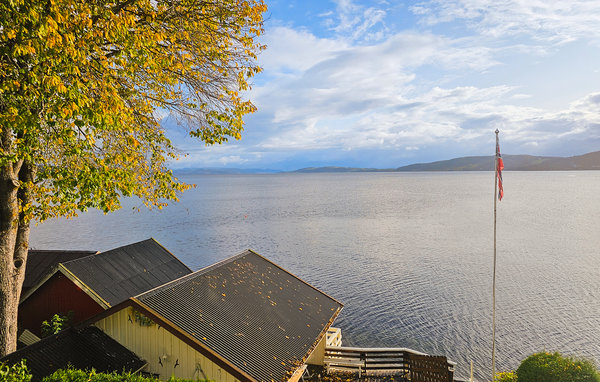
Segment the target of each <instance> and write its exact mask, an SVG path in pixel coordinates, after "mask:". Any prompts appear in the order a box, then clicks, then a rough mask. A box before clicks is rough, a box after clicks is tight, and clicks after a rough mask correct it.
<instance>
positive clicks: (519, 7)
mask: <svg viewBox="0 0 600 382" xmlns="http://www.w3.org/2000/svg"><path fill="white" fill-rule="evenodd" d="M410 9H411V10H412V12H413V13H414V14H415V15H417V16H419V17H420V20H421V23H423V24H425V25H430V26H432V25H438V24H442V23H451V22H460V23H464V26H465V27H466V28H468V29H471V30H474V31H476V32H477V33H478V34H481V35H484V36H488V37H492V38H501V37H512V36H519V35H521V36H523V35H526V36H528V37H529V38H531V39H532V40H537V41H544V42H550V43H556V44H562V43H566V42H569V41H573V40H576V39H592V40H596V41H597V42H598V40H599V39H600V30H599V29H598V14H599V13H600V3H599V2H597V1H587V0H571V1H563V0H500V1H497V0H432V1H423V2H421V3H418V4H416V5H414V6H412V7H411V8H410Z"/></svg>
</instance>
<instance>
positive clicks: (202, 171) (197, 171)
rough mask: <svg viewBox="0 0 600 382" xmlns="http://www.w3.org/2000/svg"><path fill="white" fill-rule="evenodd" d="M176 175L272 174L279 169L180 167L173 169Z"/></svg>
mask: <svg viewBox="0 0 600 382" xmlns="http://www.w3.org/2000/svg"><path fill="white" fill-rule="evenodd" d="M174 172H175V174H177V175H242V174H274V173H278V172H281V171H277V170H267V169H260V168H250V169H243V168H221V167H217V168H212V167H210V168H182V169H178V170H175V171H174Z"/></svg>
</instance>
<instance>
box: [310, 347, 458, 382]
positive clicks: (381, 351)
mask: <svg viewBox="0 0 600 382" xmlns="http://www.w3.org/2000/svg"><path fill="white" fill-rule="evenodd" d="M454 366H455V363H454V362H451V361H448V359H447V358H446V357H443V356H430V355H427V354H424V353H420V352H417V351H415V350H412V349H406V348H354V347H342V346H328V347H326V348H325V359H324V367H323V368H322V370H321V371H320V372H317V373H316V375H317V376H318V375H320V377H319V378H320V379H317V380H318V381H369V382H385V381H407V382H452V381H453V377H454ZM306 375H307V376H310V377H313V376H314V375H315V373H313V372H311V370H310V369H309V371H308V373H306ZM306 379H307V378H304V382H306ZM311 381H312V380H311Z"/></svg>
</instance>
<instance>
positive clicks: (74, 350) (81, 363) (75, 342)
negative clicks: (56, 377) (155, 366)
mask: <svg viewBox="0 0 600 382" xmlns="http://www.w3.org/2000/svg"><path fill="white" fill-rule="evenodd" d="M21 359H25V360H26V364H27V369H28V370H29V372H30V373H31V374H32V375H33V379H32V381H40V380H42V378H43V377H45V376H47V375H50V374H52V373H54V372H55V371H56V370H58V369H62V368H65V367H67V366H68V365H72V366H73V367H75V368H77V369H83V370H85V369H91V368H94V369H95V370H96V371H99V372H113V371H117V372H122V371H123V370H125V371H137V370H139V369H140V368H141V367H142V366H144V365H145V364H146V362H144V361H142V360H141V359H140V358H139V357H138V356H137V355H135V354H134V353H132V352H131V351H129V350H127V349H126V348H125V347H123V346H121V345H120V344H119V343H118V342H116V341H115V340H113V339H112V338H110V337H109V336H108V335H106V334H104V333H103V332H102V331H101V330H100V329H98V328H96V327H94V326H91V327H87V328H83V329H73V328H71V329H67V330H63V331H62V332H60V333H58V334H55V335H53V336H50V337H46V338H44V339H42V340H41V341H39V342H36V343H35V344H33V345H30V346H27V347H24V348H22V349H20V350H18V351H16V352H14V353H11V354H9V355H7V356H6V357H4V358H1V359H0V363H6V364H9V365H12V364H14V363H17V362H19V361H20V360H21Z"/></svg>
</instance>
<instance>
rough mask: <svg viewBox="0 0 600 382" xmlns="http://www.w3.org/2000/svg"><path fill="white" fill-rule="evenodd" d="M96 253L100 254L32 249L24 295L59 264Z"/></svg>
mask: <svg viewBox="0 0 600 382" xmlns="http://www.w3.org/2000/svg"><path fill="white" fill-rule="evenodd" d="M95 253H98V252H97V251H63V250H37V249H30V250H29V253H28V255H27V266H26V267H25V280H24V281H23V291H22V293H23V294H25V293H26V292H27V290H29V289H30V288H33V287H34V286H36V285H37V284H38V283H39V282H40V281H41V280H42V279H43V278H44V276H46V275H47V274H48V273H49V272H51V271H53V270H54V268H56V266H57V265H58V263H64V262H65V261H70V260H75V259H79V258H81V257H86V256H90V255H93V254H95Z"/></svg>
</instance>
